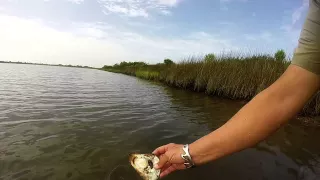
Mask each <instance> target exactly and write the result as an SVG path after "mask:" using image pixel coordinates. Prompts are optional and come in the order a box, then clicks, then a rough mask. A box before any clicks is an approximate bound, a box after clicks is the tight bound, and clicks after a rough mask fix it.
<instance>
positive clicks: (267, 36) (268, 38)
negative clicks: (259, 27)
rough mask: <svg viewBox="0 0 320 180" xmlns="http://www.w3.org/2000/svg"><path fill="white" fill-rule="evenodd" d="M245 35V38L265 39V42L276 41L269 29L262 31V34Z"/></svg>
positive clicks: (253, 39) (252, 39) (251, 39)
mask: <svg viewBox="0 0 320 180" xmlns="http://www.w3.org/2000/svg"><path fill="white" fill-rule="evenodd" d="M244 37H245V39H247V40H250V41H265V42H272V41H274V39H273V35H272V34H271V33H270V32H268V31H264V32H261V33H260V34H245V35H244Z"/></svg>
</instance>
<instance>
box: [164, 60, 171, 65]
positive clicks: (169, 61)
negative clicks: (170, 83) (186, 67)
mask: <svg viewBox="0 0 320 180" xmlns="http://www.w3.org/2000/svg"><path fill="white" fill-rule="evenodd" d="M163 63H164V64H165V65H170V64H173V61H172V60H171V59H165V60H164V61H163Z"/></svg>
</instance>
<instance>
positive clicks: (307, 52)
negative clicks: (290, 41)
mask: <svg viewBox="0 0 320 180" xmlns="http://www.w3.org/2000/svg"><path fill="white" fill-rule="evenodd" d="M292 64H294V65H297V66H300V67H302V68H304V69H306V70H308V71H311V72H313V73H315V74H318V75H320V0H310V8H309V12H308V15H307V19H306V21H305V23H304V27H303V29H302V31H301V35H300V39H299V44H298V47H297V48H296V50H295V53H294V56H293V59H292Z"/></svg>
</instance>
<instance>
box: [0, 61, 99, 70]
mask: <svg viewBox="0 0 320 180" xmlns="http://www.w3.org/2000/svg"><path fill="white" fill-rule="evenodd" d="M0 63H11V64H31V65H43V66H61V67H76V68H90V69H96V68H94V67H90V66H80V65H70V64H69V65H64V64H44V63H30V62H19V61H0Z"/></svg>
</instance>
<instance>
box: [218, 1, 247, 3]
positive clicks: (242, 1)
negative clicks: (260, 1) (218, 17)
mask: <svg viewBox="0 0 320 180" xmlns="http://www.w3.org/2000/svg"><path fill="white" fill-rule="evenodd" d="M235 1H238V2H248V1H249V0H220V2H221V3H228V2H235Z"/></svg>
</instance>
